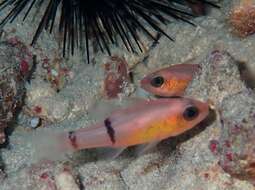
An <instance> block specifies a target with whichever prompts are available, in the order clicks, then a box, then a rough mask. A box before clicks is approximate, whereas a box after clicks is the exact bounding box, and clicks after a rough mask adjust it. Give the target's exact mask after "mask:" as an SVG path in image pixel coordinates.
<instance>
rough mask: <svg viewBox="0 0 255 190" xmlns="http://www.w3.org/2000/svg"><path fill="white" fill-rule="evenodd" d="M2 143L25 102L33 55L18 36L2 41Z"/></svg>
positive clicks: (0, 137) (0, 74) (0, 106)
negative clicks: (10, 124)
mask: <svg viewBox="0 0 255 190" xmlns="http://www.w3.org/2000/svg"><path fill="white" fill-rule="evenodd" d="M0 49H1V54H0V56H1V60H2V61H1V64H0V66H1V72H0V81H1V83H0V99H1V100H2V101H0V144H2V143H4V142H5V140H6V138H5V128H6V127H8V125H9V123H10V122H11V121H12V120H13V119H14V116H15V114H16V112H17V110H18V109H19V108H21V106H22V104H23V97H24V95H25V81H26V79H28V77H29V74H30V72H29V69H30V68H31V65H32V55H31V53H30V52H29V50H28V48H27V47H26V45H25V44H24V43H22V42H21V41H19V40H18V39H17V38H12V39H10V40H9V41H8V42H2V43H0Z"/></svg>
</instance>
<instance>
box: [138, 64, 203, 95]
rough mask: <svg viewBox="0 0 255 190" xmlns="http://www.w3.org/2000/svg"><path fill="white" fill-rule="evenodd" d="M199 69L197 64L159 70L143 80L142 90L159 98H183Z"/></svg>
mask: <svg viewBox="0 0 255 190" xmlns="http://www.w3.org/2000/svg"><path fill="white" fill-rule="evenodd" d="M198 68H199V66H198V65H197V64H179V65H173V66H170V67H167V68H164V69H161V70H158V71H156V72H153V73H150V74H148V75H147V76H145V77H144V78H143V79H142V80H141V88H143V89H144V90H146V91H147V92H150V93H152V94H154V95H158V96H163V97H169V96H181V95H183V93H184V91H185V89H186V88H187V86H188V85H189V83H190V81H191V80H192V78H193V75H194V73H195V72H196V71H197V70H198Z"/></svg>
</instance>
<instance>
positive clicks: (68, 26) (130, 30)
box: [0, 0, 218, 62]
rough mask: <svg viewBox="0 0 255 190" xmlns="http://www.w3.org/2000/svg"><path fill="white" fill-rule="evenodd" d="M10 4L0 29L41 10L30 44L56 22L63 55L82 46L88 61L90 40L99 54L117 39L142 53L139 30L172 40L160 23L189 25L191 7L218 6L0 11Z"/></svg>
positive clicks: (193, 0) (194, 0)
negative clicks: (60, 35) (19, 16)
mask: <svg viewBox="0 0 255 190" xmlns="http://www.w3.org/2000/svg"><path fill="white" fill-rule="evenodd" d="M9 5H10V6H12V8H11V10H10V11H9V13H8V14H7V16H6V17H5V18H4V19H3V20H2V22H1V23H0V26H4V25H5V24H6V23H7V22H12V21H13V20H15V18H16V17H17V16H18V15H19V14H20V13H21V12H24V17H23V20H25V19H26V18H27V16H28V15H29V13H30V12H31V9H32V8H33V7H38V8H39V9H44V10H43V11H44V15H43V16H42V18H41V20H40V23H39V25H38V28H37V30H36V32H35V34H34V37H33V40H32V45H33V44H34V43H35V42H36V40H37V39H38V37H39V36H40V34H41V32H42V30H44V29H46V30H49V31H50V32H52V30H53V28H54V26H55V21H56V20H58V21H59V23H58V24H59V32H61V34H63V56H65V54H66V53H67V52H69V51H70V52H71V54H73V53H74V50H75V48H77V47H80V46H82V45H85V47H86V51H87V60H88V62H89V60H90V57H89V40H91V39H95V41H96V44H97V45H98V46H99V47H100V49H101V51H102V52H104V51H105V50H106V51H107V53H108V54H109V55H110V54H111V51H110V47H109V45H110V44H111V43H113V44H117V41H116V36H118V37H120V39H121V41H122V42H123V44H124V45H125V47H126V49H127V50H129V51H131V52H135V51H136V48H135V45H136V47H138V48H139V49H140V51H142V50H143V48H142V42H141V39H140V37H139V34H138V32H139V31H142V32H144V33H145V34H146V35H148V36H149V37H150V38H151V39H153V40H157V39H156V38H155V36H154V35H152V33H151V32H150V31H149V30H148V27H146V26H149V27H150V28H151V29H152V30H154V31H156V32H159V33H161V34H163V35H165V36H167V37H168V38H169V39H170V40H172V38H171V37H170V36H169V35H168V34H166V33H165V32H164V31H163V30H162V29H161V27H160V25H161V24H166V23H167V22H168V21H169V19H170V18H174V19H178V20H182V21H184V22H188V23H190V24H192V22H190V18H191V17H192V16H193V14H192V8H194V7H195V6H196V5H199V6H200V7H201V6H206V5H210V6H214V7H218V6H217V5H216V4H214V3H212V2H211V0H85V1H84V0H4V1H3V2H2V3H1V4H0V11H1V10H3V9H5V8H7V7H8V6H9ZM44 7H45V8H44ZM58 9H60V10H59V11H60V18H59V19H57V12H58Z"/></svg>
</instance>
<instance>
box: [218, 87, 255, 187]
mask: <svg viewBox="0 0 255 190" xmlns="http://www.w3.org/2000/svg"><path fill="white" fill-rule="evenodd" d="M221 117H222V118H221V119H222V133H221V137H220V139H219V142H220V148H219V154H220V162H219V164H220V165H221V166H222V168H223V169H224V170H225V171H226V172H228V173H229V174H230V175H231V176H233V177H236V178H239V179H241V180H247V181H250V182H251V183H253V184H255V152H254V150H255V125H254V123H255V94H254V93H253V92H251V91H248V90H246V91H242V92H240V93H237V94H233V95H232V96H229V97H226V98H225V99H224V100H223V102H222V105H221Z"/></svg>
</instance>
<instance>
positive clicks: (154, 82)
mask: <svg viewBox="0 0 255 190" xmlns="http://www.w3.org/2000/svg"><path fill="white" fill-rule="evenodd" d="M163 83H164V78H163V77H162V76H157V77H154V78H153V79H152V80H151V85H152V86H154V87H160V86H162V84H163Z"/></svg>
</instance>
